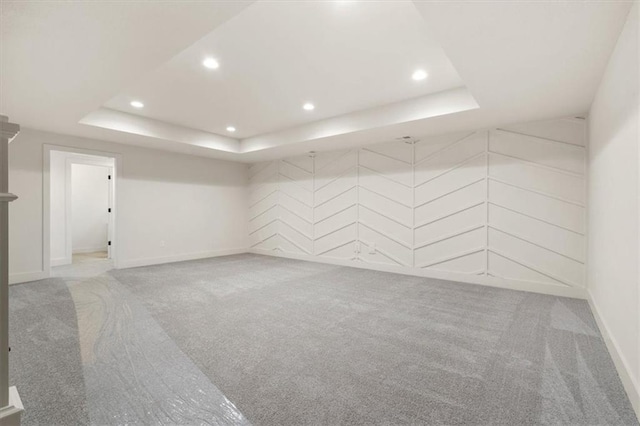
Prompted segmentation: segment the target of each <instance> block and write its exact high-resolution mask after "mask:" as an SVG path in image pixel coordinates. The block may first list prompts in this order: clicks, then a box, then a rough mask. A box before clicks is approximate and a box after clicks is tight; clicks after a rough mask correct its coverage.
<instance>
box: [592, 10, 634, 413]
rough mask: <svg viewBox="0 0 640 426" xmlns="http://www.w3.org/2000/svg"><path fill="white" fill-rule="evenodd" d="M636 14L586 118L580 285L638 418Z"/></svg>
mask: <svg viewBox="0 0 640 426" xmlns="http://www.w3.org/2000/svg"><path fill="white" fill-rule="evenodd" d="M638 13H639V11H638V4H637V3H636V4H635V5H634V7H633V8H632V9H631V12H630V14H629V17H628V20H627V23H626V25H625V27H624V29H623V31H622V33H621V34H620V38H619V40H618V43H617V45H616V48H615V50H614V52H613V53H612V55H611V58H610V60H609V64H608V66H607V69H606V71H605V74H604V77H603V78H602V82H601V83H600V87H599V89H598V92H597V94H596V97H595V99H594V102H593V105H592V107H591V111H590V114H589V212H588V217H589V221H588V230H589V254H588V260H589V262H588V264H589V269H588V288H589V293H590V296H591V302H592V305H593V307H594V308H595V309H594V310H595V311H596V312H597V314H598V316H599V319H600V320H601V325H602V327H601V328H604V330H603V331H604V332H605V333H607V334H608V335H609V337H610V338H611V346H610V348H611V352H612V355H613V356H614V359H616V361H617V362H618V370H619V371H620V375H621V377H622V379H623V382H624V383H625V386H626V388H627V393H628V394H629V396H630V397H631V399H632V402H633V403H634V405H635V408H636V412H638V413H640V399H639V397H638V389H639V388H638V384H639V383H640V365H639V364H640V347H639V345H640V341H639V337H638V333H639V321H640V319H639V317H640V301H639V297H640V290H639V282H640V279H639V278H640V277H639V275H638V274H639V273H640V271H639V269H638V263H639V256H640V252H639V220H640V209H639V206H638V197H639V195H640V192H639V183H638V181H639V176H640V175H639V173H640V168H639V167H638V164H639V159H640V157H639V155H640V153H639V150H638V144H639V143H640V139H639V138H640V135H639V133H638V113H639V108H638V78H639V77H638V76H639V69H638V60H639V57H638V48H639V46H638Z"/></svg>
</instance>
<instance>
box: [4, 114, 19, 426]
mask: <svg viewBox="0 0 640 426" xmlns="http://www.w3.org/2000/svg"><path fill="white" fill-rule="evenodd" d="M19 131H20V126H19V125H17V124H14V123H9V119H8V118H7V117H6V116H4V115H0V425H1V426H13V425H19V424H20V416H21V414H22V411H23V407H22V403H21V402H20V397H19V396H18V392H17V390H16V388H15V387H12V388H9V203H10V202H12V201H13V200H15V199H16V198H18V197H16V196H15V195H13V194H10V193H9V142H11V140H12V139H13V138H14V137H15V136H16V135H17V134H18V132H19Z"/></svg>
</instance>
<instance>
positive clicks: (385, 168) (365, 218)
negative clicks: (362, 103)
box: [358, 141, 413, 267]
mask: <svg viewBox="0 0 640 426" xmlns="http://www.w3.org/2000/svg"><path fill="white" fill-rule="evenodd" d="M358 166H359V169H358V192H359V194H358V204H359V206H358V237H359V241H360V243H361V249H360V253H359V256H358V257H359V259H360V260H362V261H364V262H368V263H379V264H390V265H398V266H408V267H411V266H413V236H412V233H411V231H412V229H413V144H412V143H406V142H403V141H400V142H390V143H384V144H378V145H373V146H369V147H367V148H365V149H361V150H360V152H359V155H358Z"/></svg>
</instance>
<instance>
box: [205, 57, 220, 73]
mask: <svg viewBox="0 0 640 426" xmlns="http://www.w3.org/2000/svg"><path fill="white" fill-rule="evenodd" d="M202 65H204V66H205V68H209V69H210V70H216V69H218V68H220V63H219V62H218V61H217V60H216V59H214V58H204V60H203V61H202Z"/></svg>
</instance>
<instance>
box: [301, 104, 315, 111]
mask: <svg viewBox="0 0 640 426" xmlns="http://www.w3.org/2000/svg"><path fill="white" fill-rule="evenodd" d="M302 109H304V110H305V111H313V110H314V109H316V106H315V105H314V104H312V103H311V102H307V103H305V104H304V105H302Z"/></svg>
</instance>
